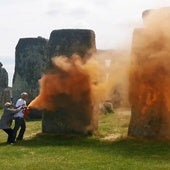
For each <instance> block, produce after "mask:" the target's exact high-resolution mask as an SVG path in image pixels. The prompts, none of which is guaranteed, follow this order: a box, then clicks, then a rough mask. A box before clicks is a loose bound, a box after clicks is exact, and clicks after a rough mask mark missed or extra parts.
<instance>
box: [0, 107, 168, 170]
mask: <svg viewBox="0 0 170 170" xmlns="http://www.w3.org/2000/svg"><path fill="white" fill-rule="evenodd" d="M123 113H124V111H122V110H117V111H116V112H115V114H108V115H101V116H100V119H99V133H97V134H96V135H95V136H92V137H78V136H76V137H74V136H72V137H71V136H70V137H69V136H65V137H64V136H55V135H45V134H41V121H40V120H38V121H27V130H26V133H25V140H24V141H23V142H21V143H17V144H15V145H13V146H11V145H6V144H5V141H6V134H5V133H4V132H3V131H0V169H1V170H15V169H16V170H24V169H25V170H126V169H127V170H128V169H129V170H152V169H153V170H155V169H156V170H168V169H170V162H169V160H170V142H169V141H147V140H132V139H128V138H126V134H127V128H128V123H129V115H128V114H123ZM115 134H116V135H115Z"/></svg>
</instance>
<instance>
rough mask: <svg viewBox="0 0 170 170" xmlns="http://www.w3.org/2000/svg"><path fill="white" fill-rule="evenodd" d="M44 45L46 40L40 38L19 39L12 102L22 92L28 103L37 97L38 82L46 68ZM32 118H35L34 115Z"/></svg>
mask: <svg viewBox="0 0 170 170" xmlns="http://www.w3.org/2000/svg"><path fill="white" fill-rule="evenodd" d="M46 44H47V40H46V39H44V38H41V37H38V38H21V39H20V40H19V42H18V44H17V46H16V52H15V72H14V76H13V100H14V102H16V100H17V99H18V98H19V97H20V94H21V93H22V92H23V91H26V92H27V93H28V94H29V101H31V100H33V99H34V98H35V97H36V96H37V95H38V93H39V82H38V81H39V79H40V78H41V75H42V73H43V72H44V69H45V68H46V66H47V64H46V63H47V58H46ZM37 114H39V113H37ZM33 116H35V117H36V115H35V114H33Z"/></svg>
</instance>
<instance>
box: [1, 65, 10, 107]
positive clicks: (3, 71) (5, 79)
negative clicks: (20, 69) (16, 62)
mask: <svg viewBox="0 0 170 170" xmlns="http://www.w3.org/2000/svg"><path fill="white" fill-rule="evenodd" d="M7 89H8V73H7V71H6V69H5V68H3V64H2V63H1V62H0V108H2V107H3V105H4V103H5V102H7V101H8V102H9V101H10V95H7Z"/></svg>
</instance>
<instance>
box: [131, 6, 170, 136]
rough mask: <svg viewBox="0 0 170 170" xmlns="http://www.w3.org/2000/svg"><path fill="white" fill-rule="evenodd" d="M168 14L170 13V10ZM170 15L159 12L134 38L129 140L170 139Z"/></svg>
mask: <svg viewBox="0 0 170 170" xmlns="http://www.w3.org/2000/svg"><path fill="white" fill-rule="evenodd" d="M157 12H158V13H157ZM160 12H161V13H160ZM167 12H168V13H170V10H169V11H167ZM168 13H166V11H165V9H164V10H163V11H162V10H160V11H159V10H158V11H156V10H155V11H154V13H153V15H152V17H153V18H148V19H149V20H147V23H145V24H147V25H146V26H145V27H144V28H140V29H135V31H134V34H133V42H132V65H131V70H130V82H129V99H130V105H131V120H130V125H129V130H128V135H129V136H133V137H149V138H170V90H169V86H170V76H169V75H170V67H169V65H170V47H169V44H170V37H169V29H170V27H169V26H168V25H167V18H166V17H167V16H169V15H166V14H168ZM148 15H149V14H148V13H147V17H150V16H148ZM160 19H161V25H160V22H159V20H160ZM152 21H154V22H152Z"/></svg>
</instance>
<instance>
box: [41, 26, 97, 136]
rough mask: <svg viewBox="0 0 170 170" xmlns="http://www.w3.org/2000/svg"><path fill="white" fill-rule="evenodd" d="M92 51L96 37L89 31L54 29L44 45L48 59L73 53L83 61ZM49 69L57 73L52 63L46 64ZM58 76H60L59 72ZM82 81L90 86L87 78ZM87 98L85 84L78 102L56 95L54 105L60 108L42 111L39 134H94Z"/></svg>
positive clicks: (88, 95) (87, 92) (90, 106)
mask: <svg viewBox="0 0 170 170" xmlns="http://www.w3.org/2000/svg"><path fill="white" fill-rule="evenodd" d="M95 51H96V45H95V34H94V32H93V31H92V30H81V29H63V30H54V31H52V33H51V35H50V39H49V42H48V45H47V54H48V58H49V59H51V58H52V57H54V56H59V55H65V56H67V57H70V56H71V55H73V54H74V53H76V54H79V55H80V56H81V57H82V58H88V57H90V56H91V55H92V53H94V52H95ZM49 69H51V70H52V72H53V71H54V72H57V70H56V69H55V68H53V67H52V64H51V63H50V64H49ZM57 74H60V73H59V72H58V73H57ZM80 74H81V73H80ZM61 77H62V74H61ZM84 80H85V81H84V83H87V84H88V83H89V82H88V78H87V77H86V78H85V79H84ZM77 90H79V89H77ZM90 95H91V90H90V87H89V86H88V85H87V89H83V90H82V91H80V92H79V96H82V97H80V98H82V99H81V100H79V101H77V102H76V101H75V100H73V99H72V97H71V94H70V95H69V94H65V93H61V94H56V96H55V102H56V103H57V105H58V106H59V107H58V109H57V110H55V111H53V112H49V111H44V113H43V120H42V131H43V132H45V133H57V134H71V133H79V134H91V133H93V131H94V129H95V128H96V126H95V125H94V120H93V113H92V112H93V110H92V101H91V99H90Z"/></svg>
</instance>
